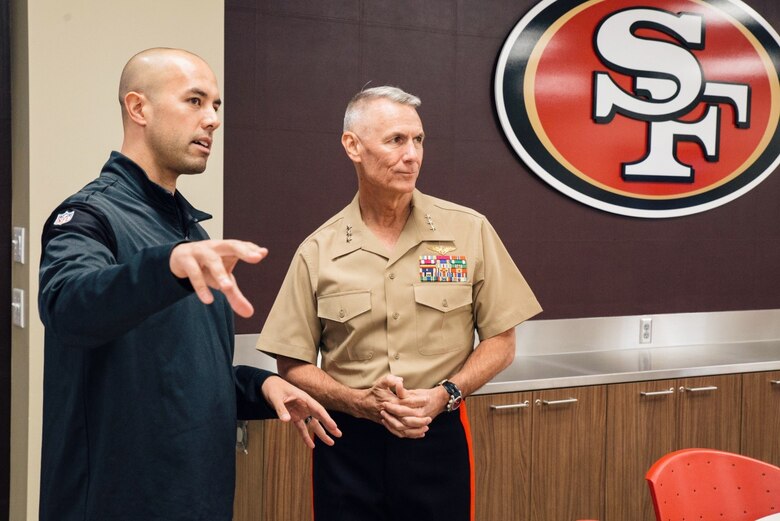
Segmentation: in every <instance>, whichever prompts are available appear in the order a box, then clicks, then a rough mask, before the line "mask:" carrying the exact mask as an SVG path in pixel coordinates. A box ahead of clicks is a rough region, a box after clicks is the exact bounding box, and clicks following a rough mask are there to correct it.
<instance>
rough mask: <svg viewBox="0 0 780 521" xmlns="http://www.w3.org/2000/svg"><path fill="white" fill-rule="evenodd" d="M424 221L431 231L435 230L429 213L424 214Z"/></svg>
mask: <svg viewBox="0 0 780 521" xmlns="http://www.w3.org/2000/svg"><path fill="white" fill-rule="evenodd" d="M425 222H426V223H428V227H429V228H430V229H431V231H432V232H435V231H436V225H434V224H433V217H431V215H430V214H427V213H426V214H425Z"/></svg>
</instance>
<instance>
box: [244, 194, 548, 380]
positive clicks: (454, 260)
mask: <svg viewBox="0 0 780 521" xmlns="http://www.w3.org/2000/svg"><path fill="white" fill-rule="evenodd" d="M437 256H438V257H439V258H438V259H436V257H437ZM540 311H541V307H540V306H539V303H538V302H537V301H536V298H535V297H534V295H533V293H532V292H531V289H530V288H529V287H528V284H526V282H525V279H524V278H523V276H522V275H521V274H520V272H519V271H518V269H517V267H516V266H515V264H514V262H512V259H511V258H510V256H509V253H508V252H507V251H506V249H505V248H504V245H503V244H502V243H501V240H500V239H499V238H498V235H497V234H496V232H495V230H494V229H493V227H492V226H491V225H490V223H489V222H488V221H487V219H485V217H484V216H482V215H480V214H478V213H477V212H475V211H473V210H471V209H469V208H465V207H463V206H459V205H456V204H453V203H449V202H447V201H443V200H441V199H435V198H433V197H429V196H426V195H424V194H422V193H420V192H419V191H417V190H415V191H414V193H413V195H412V211H411V214H410V216H409V219H408V221H407V222H406V225H405V227H404V229H403V231H402V232H401V235H400V237H399V239H398V242H397V243H396V245H395V248H394V249H393V251H392V252H389V251H388V250H387V248H386V247H385V246H384V245H383V244H382V243H381V241H379V239H377V238H376V236H375V235H374V234H373V233H372V232H371V231H370V230H369V229H368V228H367V227H366V226H365V225H364V224H363V221H362V219H361V213H360V206H359V203H358V197H357V196H356V197H355V198H354V199H353V201H352V203H350V205H349V206H347V207H346V208H345V209H344V210H342V211H341V212H339V213H338V214H337V215H336V216H334V217H333V218H331V219H330V220H328V221H327V222H326V223H325V224H324V225H322V226H321V227H320V228H319V229H318V230H317V231H315V232H314V233H313V234H312V235H310V236H309V237H308V238H307V239H306V240H305V241H304V242H303V244H301V246H300V247H299V248H298V251H297V252H296V254H295V257H294V258H293V261H292V264H291V266H290V269H289V271H288V272H287V276H286V277H285V279H284V282H283V284H282V288H281V290H280V291H279V294H278V296H277V297H276V302H275V303H274V305H273V307H272V309H271V312H270V314H269V316H268V319H267V320H266V323H265V326H264V327H263V331H262V333H261V334H260V337H259V339H258V343H257V348H258V349H260V350H262V351H264V352H266V353H268V354H271V355H277V354H278V355H284V356H286V357H289V358H295V359H298V360H303V361H306V362H310V363H316V362H317V355H318V353H319V354H321V356H322V362H321V363H322V369H323V370H324V371H325V372H327V373H328V374H329V375H330V376H332V377H333V378H334V379H335V380H337V381H338V382H341V383H342V384H344V385H347V386H349V387H352V388H356V389H357V388H362V389H364V388H368V387H370V386H371V385H372V384H373V383H374V381H375V380H376V379H378V378H380V377H381V376H384V375H386V374H393V375H397V376H401V377H403V378H404V386H405V387H406V388H408V389H420V388H430V387H433V386H434V385H436V384H437V383H438V382H440V381H441V380H443V379H444V378H448V377H450V376H452V375H453V374H455V373H456V372H457V371H458V370H459V369H460V368H461V367H462V366H463V364H464V362H465V361H466V359H467V358H468V357H469V355H470V354H471V353H472V351H473V348H474V331H475V329H476V331H477V332H478V333H479V337H480V338H481V339H486V338H490V337H492V336H495V335H497V334H499V333H502V332H504V331H506V330H508V329H510V328H513V327H514V326H516V325H517V324H519V323H520V322H523V321H524V320H526V319H528V318H530V317H532V316H534V315H536V314H537V313H539V312H540Z"/></svg>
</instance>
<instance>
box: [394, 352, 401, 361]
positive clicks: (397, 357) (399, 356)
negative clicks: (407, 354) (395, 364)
mask: <svg viewBox="0 0 780 521" xmlns="http://www.w3.org/2000/svg"><path fill="white" fill-rule="evenodd" d="M393 358H395V359H396V360H398V359H399V358H401V355H399V354H398V353H396V354H394V355H393Z"/></svg>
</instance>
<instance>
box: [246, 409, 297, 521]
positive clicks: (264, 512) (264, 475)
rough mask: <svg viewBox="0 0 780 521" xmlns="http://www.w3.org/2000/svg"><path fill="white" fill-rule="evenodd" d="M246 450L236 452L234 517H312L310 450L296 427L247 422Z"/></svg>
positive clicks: (268, 520)
mask: <svg viewBox="0 0 780 521" xmlns="http://www.w3.org/2000/svg"><path fill="white" fill-rule="evenodd" d="M248 432H249V436H248V445H247V453H246V454H244V453H243V452H240V451H239V452H238V453H237V454H236V499H235V501H234V511H233V520H234V521H290V520H296V521H310V520H311V519H312V499H311V498H312V493H311V450H310V449H309V448H308V447H306V446H305V445H304V444H303V442H302V441H301V438H300V435H299V434H298V431H297V430H295V427H293V426H292V425H289V424H287V423H282V422H279V421H250V422H249V423H248Z"/></svg>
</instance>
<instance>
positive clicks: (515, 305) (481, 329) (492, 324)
mask: <svg viewBox="0 0 780 521" xmlns="http://www.w3.org/2000/svg"><path fill="white" fill-rule="evenodd" d="M482 263H483V265H482V266H481V267H479V268H481V269H479V270H478V275H479V278H478V280H475V281H474V283H475V285H476V286H477V287H476V288H475V290H474V317H475V326H476V329H477V332H478V333H479V338H480V339H486V338H490V337H493V336H496V335H498V334H499V333H503V332H504V331H507V330H509V329H511V328H513V327H515V326H516V325H518V324H520V323H521V322H524V321H526V320H528V319H529V318H531V317H533V316H534V315H536V314H538V313H540V312H541V311H542V307H541V306H540V305H539V302H538V301H537V300H536V297H535V296H534V294H533V291H531V288H530V287H529V286H528V283H527V282H526V281H525V278H524V277H523V275H522V274H521V273H520V270H519V269H517V266H516V265H515V263H514V261H513V260H512V257H511V256H510V255H509V252H508V251H507V250H506V248H505V247H504V244H503V243H502V242H501V239H500V238H499V237H498V234H497V233H496V230H495V229H494V228H493V226H492V225H491V224H490V223H489V222H488V221H487V220H485V221H484V223H483V226H482Z"/></svg>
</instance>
